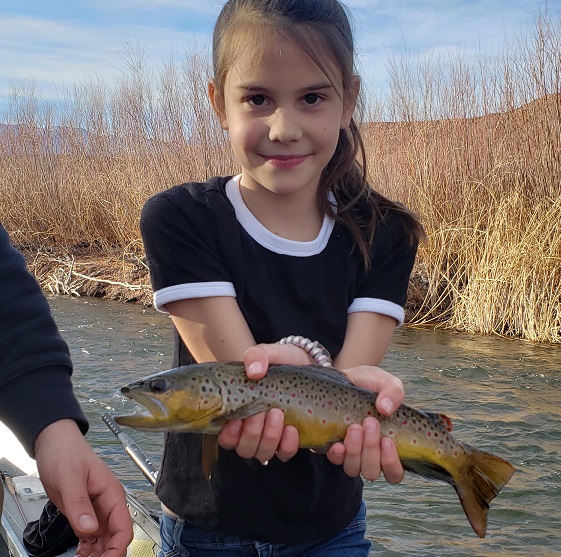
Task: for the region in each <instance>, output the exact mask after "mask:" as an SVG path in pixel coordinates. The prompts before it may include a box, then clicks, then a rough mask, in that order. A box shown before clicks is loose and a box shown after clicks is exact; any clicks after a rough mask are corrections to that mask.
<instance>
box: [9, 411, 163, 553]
mask: <svg viewBox="0 0 561 557" xmlns="http://www.w3.org/2000/svg"><path fill="white" fill-rule="evenodd" d="M108 420H110V418H108ZM121 442H122V443H123V441H121ZM123 447H124V448H125V449H126V450H127V449H128V447H125V444H123ZM135 447H136V445H135ZM136 449H137V450H136V451H135V452H136V453H138V452H140V454H141V456H144V455H143V453H142V451H140V450H139V449H138V447H136ZM127 453H129V454H130V452H129V450H127ZM137 464H138V463H137ZM148 464H150V463H149V462H148ZM143 471H144V470H143ZM0 472H2V473H3V474H5V475H6V476H7V477H8V478H11V479H14V478H16V483H17V484H19V485H22V484H24V483H25V482H27V481H34V479H35V478H36V477H38V476H37V466H36V464H35V461H34V460H33V459H31V458H30V457H29V456H28V455H27V453H26V452H25V450H24V448H23V447H22V445H21V444H20V442H19V441H18V439H17V438H16V437H15V436H14V434H13V433H12V432H11V431H10V430H9V429H8V428H7V427H6V426H5V425H4V424H3V423H2V422H0ZM152 474H153V475H154V472H152ZM145 475H146V473H145ZM147 477H148V476H147ZM149 479H151V481H152V478H149ZM8 482H9V480H8ZM0 483H1V484H2V488H3V490H4V506H3V509H2V521H1V525H0V535H1V537H2V539H3V542H4V543H2V540H0V557H8V556H9V555H11V556H12V557H30V554H29V553H28V551H27V550H26V548H25V546H24V544H23V531H24V528H25V526H26V524H27V523H29V522H31V521H34V520H37V519H38V518H39V516H40V515H41V512H42V510H43V507H44V506H45V503H46V502H47V501H48V499H47V497H46V496H44V497H40V490H38V493H37V494H35V495H33V494H32V495H31V497H38V498H30V496H22V495H21V494H20V493H19V492H18V491H17V489H15V490H14V489H12V490H10V489H8V486H7V483H6V482H4V481H1V482H0ZM124 488H125V495H126V498H127V506H128V508H129V513H130V516H131V520H132V523H133V531H134V539H133V541H132V542H131V544H130V545H129V547H128V550H127V557H157V555H158V552H159V550H160V532H159V523H158V515H157V513H155V511H153V510H152V509H151V508H149V507H148V506H147V505H145V504H144V503H143V502H142V501H141V500H140V499H139V498H138V497H137V496H135V495H133V494H132V493H131V492H130V491H129V490H128V489H127V486H126V485H124ZM61 555H62V556H63V557H74V556H75V555H76V548H75V547H71V548H69V549H67V550H66V551H65V552H64V553H62V554H61Z"/></svg>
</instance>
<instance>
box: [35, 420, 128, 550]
mask: <svg viewBox="0 0 561 557" xmlns="http://www.w3.org/2000/svg"><path fill="white" fill-rule="evenodd" d="M35 458H36V460H37V468H38V471H39V475H40V477H41V481H42V483H43V485H44V487H45V491H46V492H47V495H48V496H49V498H50V499H51V501H52V502H53V503H54V504H55V505H56V506H57V508H58V509H59V510H60V511H61V512H62V513H64V514H65V515H66V517H67V518H68V521H69V522H70V525H71V526H72V529H73V530H74V532H75V534H76V535H77V536H78V538H79V539H80V544H79V546H78V551H77V555H79V556H81V557H87V556H89V555H92V556H94V557H100V556H103V557H124V555H125V554H126V551H127V546H128V545H129V543H130V542H131V540H132V537H133V533H132V522H131V518H130V515H129V512H128V509H127V506H126V500H125V495H124V490H123V486H122V485H121V483H120V482H119V481H118V480H117V478H116V477H115V476H114V475H113V473H112V472H111V470H109V468H108V467H107V465H106V464H105V463H104V462H103V460H102V459H101V458H100V457H99V456H98V455H97V454H96V453H95V452H94V450H93V449H92V447H91V446H90V445H89V443H88V442H87V441H86V440H85V439H84V436H83V435H82V433H81V432H80V430H79V428H78V426H77V425H76V423H75V422H74V421H73V420H59V421H57V422H54V423H52V424H51V425H49V426H47V427H46V428H45V429H44V430H43V431H42V432H41V433H40V434H39V436H38V437H37V439H36V441H35Z"/></svg>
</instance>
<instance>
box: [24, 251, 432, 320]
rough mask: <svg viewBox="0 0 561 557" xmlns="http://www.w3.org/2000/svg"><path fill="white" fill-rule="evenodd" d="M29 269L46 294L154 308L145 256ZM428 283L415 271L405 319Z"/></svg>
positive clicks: (32, 259) (40, 257)
mask: <svg viewBox="0 0 561 557" xmlns="http://www.w3.org/2000/svg"><path fill="white" fill-rule="evenodd" d="M23 253H24V256H25V258H26V261H27V266H28V269H29V270H30V271H31V273H33V275H35V277H36V278H37V280H38V282H39V284H40V285H41V288H42V289H43V290H44V291H45V293H46V294H57V295H66V296H75V297H80V296H91V297H95V298H104V299H109V300H117V301H120V302H126V303H138V304H142V305H144V306H151V305H152V294H153V292H152V287H151V285H150V276H149V272H148V267H147V266H146V262H145V261H144V258H143V257H139V256H138V255H134V254H127V253H125V254H120V255H119V254H118V253H115V254H113V255H110V254H92V253H87V252H84V251H82V250H80V249H76V250H75V252H73V253H54V252H52V251H50V252H45V251H36V252H30V251H25V250H24V251H23ZM427 293H428V282H427V279H426V273H425V272H424V271H423V269H422V265H420V264H417V265H416V266H415V268H414V270H413V273H412V276H411V280H410V284H409V293H408V298H407V304H406V307H405V320H406V322H407V321H410V320H411V318H412V317H413V315H415V314H416V313H418V312H419V311H420V310H421V308H422V307H423V304H424V301H425V298H426V296H427Z"/></svg>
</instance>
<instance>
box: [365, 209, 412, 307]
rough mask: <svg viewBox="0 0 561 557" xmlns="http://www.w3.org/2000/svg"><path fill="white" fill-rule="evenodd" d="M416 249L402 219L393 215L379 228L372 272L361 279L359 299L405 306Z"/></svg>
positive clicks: (372, 256)
mask: <svg viewBox="0 0 561 557" xmlns="http://www.w3.org/2000/svg"><path fill="white" fill-rule="evenodd" d="M417 245H418V242H416V241H415V242H413V243H412V242H411V239H410V237H409V234H408V233H407V232H406V230H405V227H404V223H403V221H402V218H401V217H400V215H398V214H396V213H391V214H390V215H389V217H388V218H387V220H385V221H384V222H382V223H380V224H379V225H378V226H377V228H376V233H375V236H374V241H373V243H372V247H371V252H370V255H371V266H370V270H369V271H367V272H365V273H364V275H363V277H362V280H361V284H360V286H359V289H358V292H357V297H372V298H379V299H382V300H387V301H389V302H392V303H394V304H396V305H399V306H401V307H403V306H405V302H406V301H407V289H408V286H409V277H410V275H411V271H412V269H413V263H414V262H415V256H416V254H417Z"/></svg>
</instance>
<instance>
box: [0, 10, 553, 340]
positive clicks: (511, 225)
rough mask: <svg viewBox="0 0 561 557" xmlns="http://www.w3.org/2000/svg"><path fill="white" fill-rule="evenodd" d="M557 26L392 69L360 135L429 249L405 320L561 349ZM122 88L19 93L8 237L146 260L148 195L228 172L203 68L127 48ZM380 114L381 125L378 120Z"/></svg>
mask: <svg viewBox="0 0 561 557" xmlns="http://www.w3.org/2000/svg"><path fill="white" fill-rule="evenodd" d="M560 41H561V25H560V22H559V21H554V20H553V19H551V18H550V17H549V16H548V15H547V14H542V15H541V16H540V18H539V19H538V20H537V22H536V26H535V30H534V32H533V35H530V36H520V37H518V38H517V39H516V41H515V42H514V43H513V44H507V45H506V46H505V49H504V54H502V56H501V57H500V58H499V59H498V60H497V59H495V58H488V57H485V56H482V57H481V58H479V59H478V60H477V61H476V62H474V63H468V61H467V60H466V58H464V57H462V55H461V54H460V55H457V56H455V57H453V58H450V59H448V60H442V59H431V58H426V59H424V60H421V61H415V62H413V61H411V60H410V59H408V58H407V57H403V58H401V59H397V60H390V62H389V64H390V69H391V77H392V83H391V93H390V95H389V97H388V99H387V100H386V101H384V102H383V103H381V104H377V105H373V104H371V106H370V114H371V115H375V117H371V118H370V119H369V120H370V123H369V124H365V125H364V138H365V143H366V147H367V152H368V157H369V162H370V177H371V181H372V184H373V185H374V187H376V188H377V189H379V190H380V191H382V192H383V193H384V194H386V195H388V196H389V197H391V198H393V199H396V200H399V201H401V202H403V203H405V204H406V205H408V206H409V207H411V208H412V209H413V210H414V211H415V212H417V213H418V214H419V215H420V216H421V218H422V221H423V224H424V226H425V228H426V231H427V235H428V241H427V243H426V244H425V245H423V246H422V247H421V249H420V252H419V257H418V266H417V270H416V274H417V275H418V276H421V277H422V278H423V288H424V293H425V295H424V300H423V301H422V302H421V303H419V304H418V307H417V312H416V314H415V315H413V316H412V318H411V322H412V323H414V324H418V325H422V324H431V325H436V326H440V327H451V328H456V329H460V330H466V331H473V332H479V333H493V334H500V335H505V336H514V337H521V338H526V339H530V340H535V341H544V342H561V292H560V290H561V287H560V284H561V280H560V279H561V276H560V274H561V271H560V268H561V233H560V230H559V222H560V217H561V191H560V189H561V160H560V159H561V145H560V142H561V44H560ZM123 61H124V71H123V75H122V79H121V80H120V81H119V82H118V83H116V84H115V85H114V86H112V87H111V88H110V87H108V86H107V85H106V84H104V83H102V82H100V81H98V80H91V81H89V82H86V83H81V84H77V85H76V86H75V87H74V88H73V89H72V90H71V91H66V92H65V96H64V98H62V99H58V100H57V101H54V102H52V103H47V102H44V101H40V100H39V96H38V95H37V94H36V91H35V90H34V88H33V85H31V86H29V85H28V86H20V87H18V88H15V89H14V91H13V97H12V101H11V103H10V105H9V108H8V111H7V114H6V120H7V121H9V122H11V123H12V124H14V126H11V127H5V128H4V129H3V132H2V133H1V134H0V215H1V219H2V221H3V223H4V224H5V226H6V227H7V228H8V230H10V232H11V234H12V237H13V238H14V240H15V242H16V243H17V244H19V245H22V246H29V247H33V248H35V249H39V248H43V249H55V250H56V249H60V248H63V249H64V250H66V251H67V252H71V253H74V252H75V250H76V249H77V248H79V249H86V250H88V251H89V252H90V253H91V252H95V251H96V250H98V251H100V252H101V253H111V254H113V255H114V254H115V253H125V252H126V253H132V254H135V255H136V256H141V255H142V245H141V240H140V235H139V231H138V219H139V215H140V210H141V208H142V206H143V204H144V202H145V201H146V199H147V198H148V197H149V196H151V195H152V194H154V193H155V192H157V191H160V190H162V189H164V188H166V187H169V186H170V185H173V184H176V183H180V182H183V181H188V180H205V179H206V178H207V177H209V176H212V175H225V174H230V173H234V172H236V171H237V168H238V167H237V164H236V162H235V160H234V159H233V157H232V155H231V152H230V149H229V147H228V144H227V139H226V137H225V136H224V133H223V132H222V130H220V128H219V127H218V125H217V122H216V119H215V118H214V115H213V114H212V112H211V108H210V105H209V103H208V100H207V97H206V81H207V77H208V73H209V70H208V63H207V62H206V60H205V58H204V57H202V56H201V55H199V54H196V53H195V54H193V53H188V54H186V55H185V57H184V58H179V57H178V56H176V55H171V56H170V57H169V59H168V60H166V61H164V62H162V63H161V64H160V65H159V66H158V65H153V64H151V63H150V60H149V59H148V57H147V56H146V53H145V52H143V51H142V50H141V49H138V48H137V49H135V48H131V47H129V48H128V50H127V52H126V55H125V56H124V58H123ZM382 115H383V116H384V117H385V119H386V120H388V121H385V122H384V121H381V120H382Z"/></svg>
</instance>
